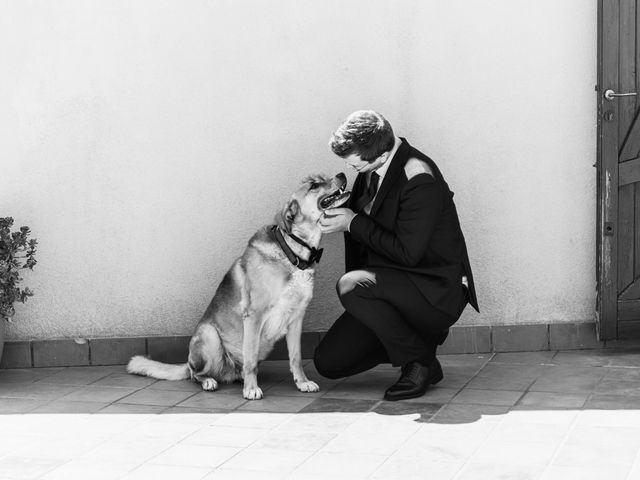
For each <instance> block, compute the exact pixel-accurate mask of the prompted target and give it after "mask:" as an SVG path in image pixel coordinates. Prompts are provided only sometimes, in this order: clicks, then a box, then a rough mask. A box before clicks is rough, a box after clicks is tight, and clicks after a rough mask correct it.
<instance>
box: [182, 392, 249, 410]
mask: <svg viewBox="0 0 640 480" xmlns="http://www.w3.org/2000/svg"><path fill="white" fill-rule="evenodd" d="M245 402H246V400H245V399H244V398H242V397H241V396H239V395H220V394H219V393H218V392H202V391H201V392H200V393H196V394H195V395H193V396H191V397H189V398H187V399H186V400H185V401H183V402H181V403H179V404H178V406H179V407H192V408H209V409H212V410H213V409H222V410H231V409H234V408H237V407H239V406H240V405H242V404H243V403H245Z"/></svg>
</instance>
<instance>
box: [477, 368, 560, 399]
mask: <svg viewBox="0 0 640 480" xmlns="http://www.w3.org/2000/svg"><path fill="white" fill-rule="evenodd" d="M548 368H550V367H543V366H538V365H505V364H499V363H496V364H493V363H490V364H489V365H487V366H486V367H484V368H483V369H482V370H481V371H480V372H479V373H478V375H476V376H475V377H474V378H473V379H472V380H471V381H470V382H469V384H468V385H467V387H468V388H477V389H482V390H511V391H520V392H523V391H525V390H527V389H528V388H529V386H530V385H531V384H532V383H533V382H535V381H536V380H537V379H538V377H540V375H542V374H543V373H544V372H545V371H546V370H547V369H548Z"/></svg>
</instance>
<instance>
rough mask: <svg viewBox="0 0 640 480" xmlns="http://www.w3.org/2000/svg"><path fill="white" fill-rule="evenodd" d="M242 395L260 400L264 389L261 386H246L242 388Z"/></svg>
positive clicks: (249, 398)
mask: <svg viewBox="0 0 640 480" xmlns="http://www.w3.org/2000/svg"><path fill="white" fill-rule="evenodd" d="M242 396H243V397H244V398H246V399H247V400H260V399H261V398H262V396H263V395H262V389H261V388H260V387H254V388H245V389H243V390H242Z"/></svg>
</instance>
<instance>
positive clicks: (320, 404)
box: [300, 398, 380, 413]
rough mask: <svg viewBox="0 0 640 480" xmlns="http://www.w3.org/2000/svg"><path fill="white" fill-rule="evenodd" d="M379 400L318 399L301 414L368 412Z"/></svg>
mask: <svg viewBox="0 0 640 480" xmlns="http://www.w3.org/2000/svg"><path fill="white" fill-rule="evenodd" d="M379 403H380V401H379V400H350V399H347V398H317V399H315V400H314V401H313V402H311V403H310V404H309V405H307V406H305V407H304V408H303V409H302V410H300V412H301V413H313V412H368V411H370V410H371V409H372V408H373V407H374V406H375V405H378V404H379Z"/></svg>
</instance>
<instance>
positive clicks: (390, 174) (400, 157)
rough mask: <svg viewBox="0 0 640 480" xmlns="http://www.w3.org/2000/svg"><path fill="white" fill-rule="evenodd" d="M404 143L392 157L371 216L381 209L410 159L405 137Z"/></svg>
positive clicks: (372, 207)
mask: <svg viewBox="0 0 640 480" xmlns="http://www.w3.org/2000/svg"><path fill="white" fill-rule="evenodd" d="M401 140H402V144H401V145H400V147H399V148H398V151H397V152H396V154H395V155H394V156H393V158H392V159H391V165H389V170H387V174H386V175H385V176H384V178H383V179H382V185H380V187H379V188H378V193H377V195H376V199H375V200H374V201H373V205H372V206H371V213H370V214H369V216H370V217H373V216H375V214H376V212H377V211H378V210H379V209H380V205H382V202H383V200H384V199H385V197H386V196H387V194H388V193H389V190H390V189H391V187H392V186H393V184H394V183H395V182H396V180H397V179H398V176H400V174H401V173H402V171H403V170H404V165H405V163H407V160H408V159H409V151H410V148H409V144H408V143H407V141H406V140H405V139H404V138H401Z"/></svg>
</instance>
